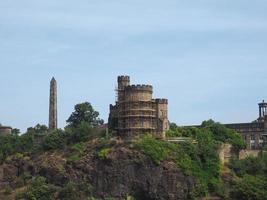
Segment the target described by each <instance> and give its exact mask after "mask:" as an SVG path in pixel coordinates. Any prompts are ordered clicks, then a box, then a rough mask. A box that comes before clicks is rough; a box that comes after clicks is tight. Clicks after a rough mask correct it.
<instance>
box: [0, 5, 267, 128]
mask: <svg viewBox="0 0 267 200" xmlns="http://www.w3.org/2000/svg"><path fill="white" fill-rule="evenodd" d="M266 10H267V1H265V0H254V1H251V0H235V1H233V0H221V1H215V0H194V1H193V0H164V1H162V0H145V1H144V0H134V1H133V0H114V1H110V0H77V1H74V0H56V1H55V0H45V1H43V0H3V1H0V75H1V78H0V94H1V96H0V123H2V124H5V125H11V126H13V127H17V128H20V129H21V130H25V129H26V128H27V127H30V126H34V125H36V124H37V123H41V124H47V122H48V97H49V81H50V79H51V78H52V76H55V78H56V79H57V82H58V114H59V116H58V117H59V125H60V127H64V126H65V120H66V119H67V118H68V116H69V115H70V113H71V112H72V111H73V106H74V105H75V104H76V103H80V102H84V101H89V102H91V103H92V104H93V106H94V107H95V109H96V110H98V111H99V112H100V113H101V117H102V118H104V119H105V121H107V117H108V111H109V110H108V109H109V104H110V103H113V102H114V101H115V92H114V88H115V85H116V77H117V76H118V75H122V74H127V75H130V76H131V81H132V83H145V84H152V85H153V86H154V96H155V97H160V98H162V97H164V98H168V99H169V118H170V121H172V122H176V123H177V124H179V125H188V124H199V123H201V121H203V120H205V119H209V118H212V119H214V120H216V121H220V122H222V123H229V122H249V121H252V120H254V119H255V118H257V115H258V109H257V103H258V102H259V101H261V100H262V99H267V12H266Z"/></svg>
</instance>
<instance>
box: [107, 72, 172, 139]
mask: <svg viewBox="0 0 267 200" xmlns="http://www.w3.org/2000/svg"><path fill="white" fill-rule="evenodd" d="M152 95H153V86H152V85H145V84H137V85H130V77H129V76H119V77H118V101H117V102H116V104H115V105H114V106H113V105H112V106H110V114H109V128H110V129H113V130H116V131H117V132H118V134H119V135H120V136H122V137H132V136H136V135H139V134H144V133H151V134H153V135H155V136H156V137H159V138H164V137H165V132H166V131H167V130H168V129H169V121H168V114H167V109H168V108H167V104H168V101H167V100H166V99H165V100H162V101H158V102H157V101H156V100H155V99H152Z"/></svg>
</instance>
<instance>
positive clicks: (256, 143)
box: [225, 101, 267, 150]
mask: <svg viewBox="0 0 267 200" xmlns="http://www.w3.org/2000/svg"><path fill="white" fill-rule="evenodd" d="M258 105H259V118H258V119H257V120H255V121H254V122H251V123H237V124H225V126H226V127H228V128H231V129H234V130H235V131H236V132H238V133H240V134H242V136H243V137H244V139H245V141H246V144H247V149H251V150H257V149H261V148H262V147H263V146H264V145H267V103H266V102H264V101H262V102H261V103H259V104H258Z"/></svg>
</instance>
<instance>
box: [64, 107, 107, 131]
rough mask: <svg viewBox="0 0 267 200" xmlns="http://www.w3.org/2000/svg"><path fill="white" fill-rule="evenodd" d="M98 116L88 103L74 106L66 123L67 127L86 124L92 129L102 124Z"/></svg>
mask: <svg viewBox="0 0 267 200" xmlns="http://www.w3.org/2000/svg"><path fill="white" fill-rule="evenodd" d="M98 116H99V112H97V111H95V110H94V108H93V106H92V105H91V104H90V103H89V102H84V103H80V104H77V105H75V108H74V112H73V113H72V114H71V115H70V117H69V119H68V120H67V123H68V126H69V127H78V126H79V125H80V124H82V123H88V124H89V125H91V126H92V127H94V126H98V125H101V124H103V123H104V121H103V120H102V119H100V118H98Z"/></svg>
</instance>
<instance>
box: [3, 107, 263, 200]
mask: <svg viewBox="0 0 267 200" xmlns="http://www.w3.org/2000/svg"><path fill="white" fill-rule="evenodd" d="M102 122H103V121H102V120H101V119H99V118H98V112H96V111H94V109H93V108H92V106H91V105H90V104H89V103H85V104H78V105H77V106H76V107H75V111H74V112H73V113H72V114H71V116H70V118H69V119H68V125H67V126H66V128H65V129H64V130H60V129H59V130H55V131H52V132H49V131H48V129H47V127H46V126H44V125H36V126H35V127H32V128H29V129H28V130H27V132H26V133H24V134H21V135H19V134H17V133H13V134H11V135H7V136H0V162H1V164H0V169H1V168H2V169H3V170H6V171H5V172H4V177H2V178H1V177H0V184H1V183H2V184H4V185H5V189H4V190H3V191H2V194H0V195H5V198H6V199H8V198H9V199H30V200H32V199H48V200H49V199H58V200H61V199H62V200H63V199H64V200H66V199H70V200H71V199H88V200H89V199H97V198H99V199H123V198H127V197H128V199H131V198H132V197H135V199H148V200H150V199H151V200H152V199H155V200H156V199H198V198H200V197H203V196H208V195H215V196H221V197H222V198H224V199H227V198H228V199H256V200H257V199H266V192H265V191H266V189H267V188H266V185H267V184H266V183H267V181H266V175H267V167H266V166H267V156H266V155H265V154H264V153H263V154H262V156H260V157H258V158H247V159H245V160H236V159H233V160H232V162H231V165H230V169H231V171H230V174H231V180H230V181H228V182H225V180H224V179H223V178H222V177H223V176H222V175H223V168H222V167H223V166H222V165H221V163H220V159H219V155H218V151H219V148H220V146H221V144H222V143H230V144H232V145H233V147H234V148H235V150H239V149H242V148H244V147H245V143H244V141H243V139H242V137H241V136H240V135H239V134H237V133H236V132H234V131H232V130H230V129H227V128H225V127H224V126H223V125H221V124H219V123H215V122H213V121H212V120H209V121H204V122H203V123H202V125H201V126H200V127H178V126H177V125H175V124H171V129H170V131H168V133H167V136H168V137H190V138H191V140H189V141H187V142H182V143H170V142H167V141H163V140H158V139H155V138H154V137H152V136H150V135H144V136H142V137H139V138H135V139H134V140H132V141H123V140H121V139H119V138H116V137H112V136H107V135H106V134H105V133H104V132H103V131H101V129H99V128H98V125H101V124H102ZM193 141H194V142H193ZM254 175H256V176H254ZM1 179H2V180H1ZM131 196H132V197H131ZM0 198H2V196H0Z"/></svg>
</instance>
